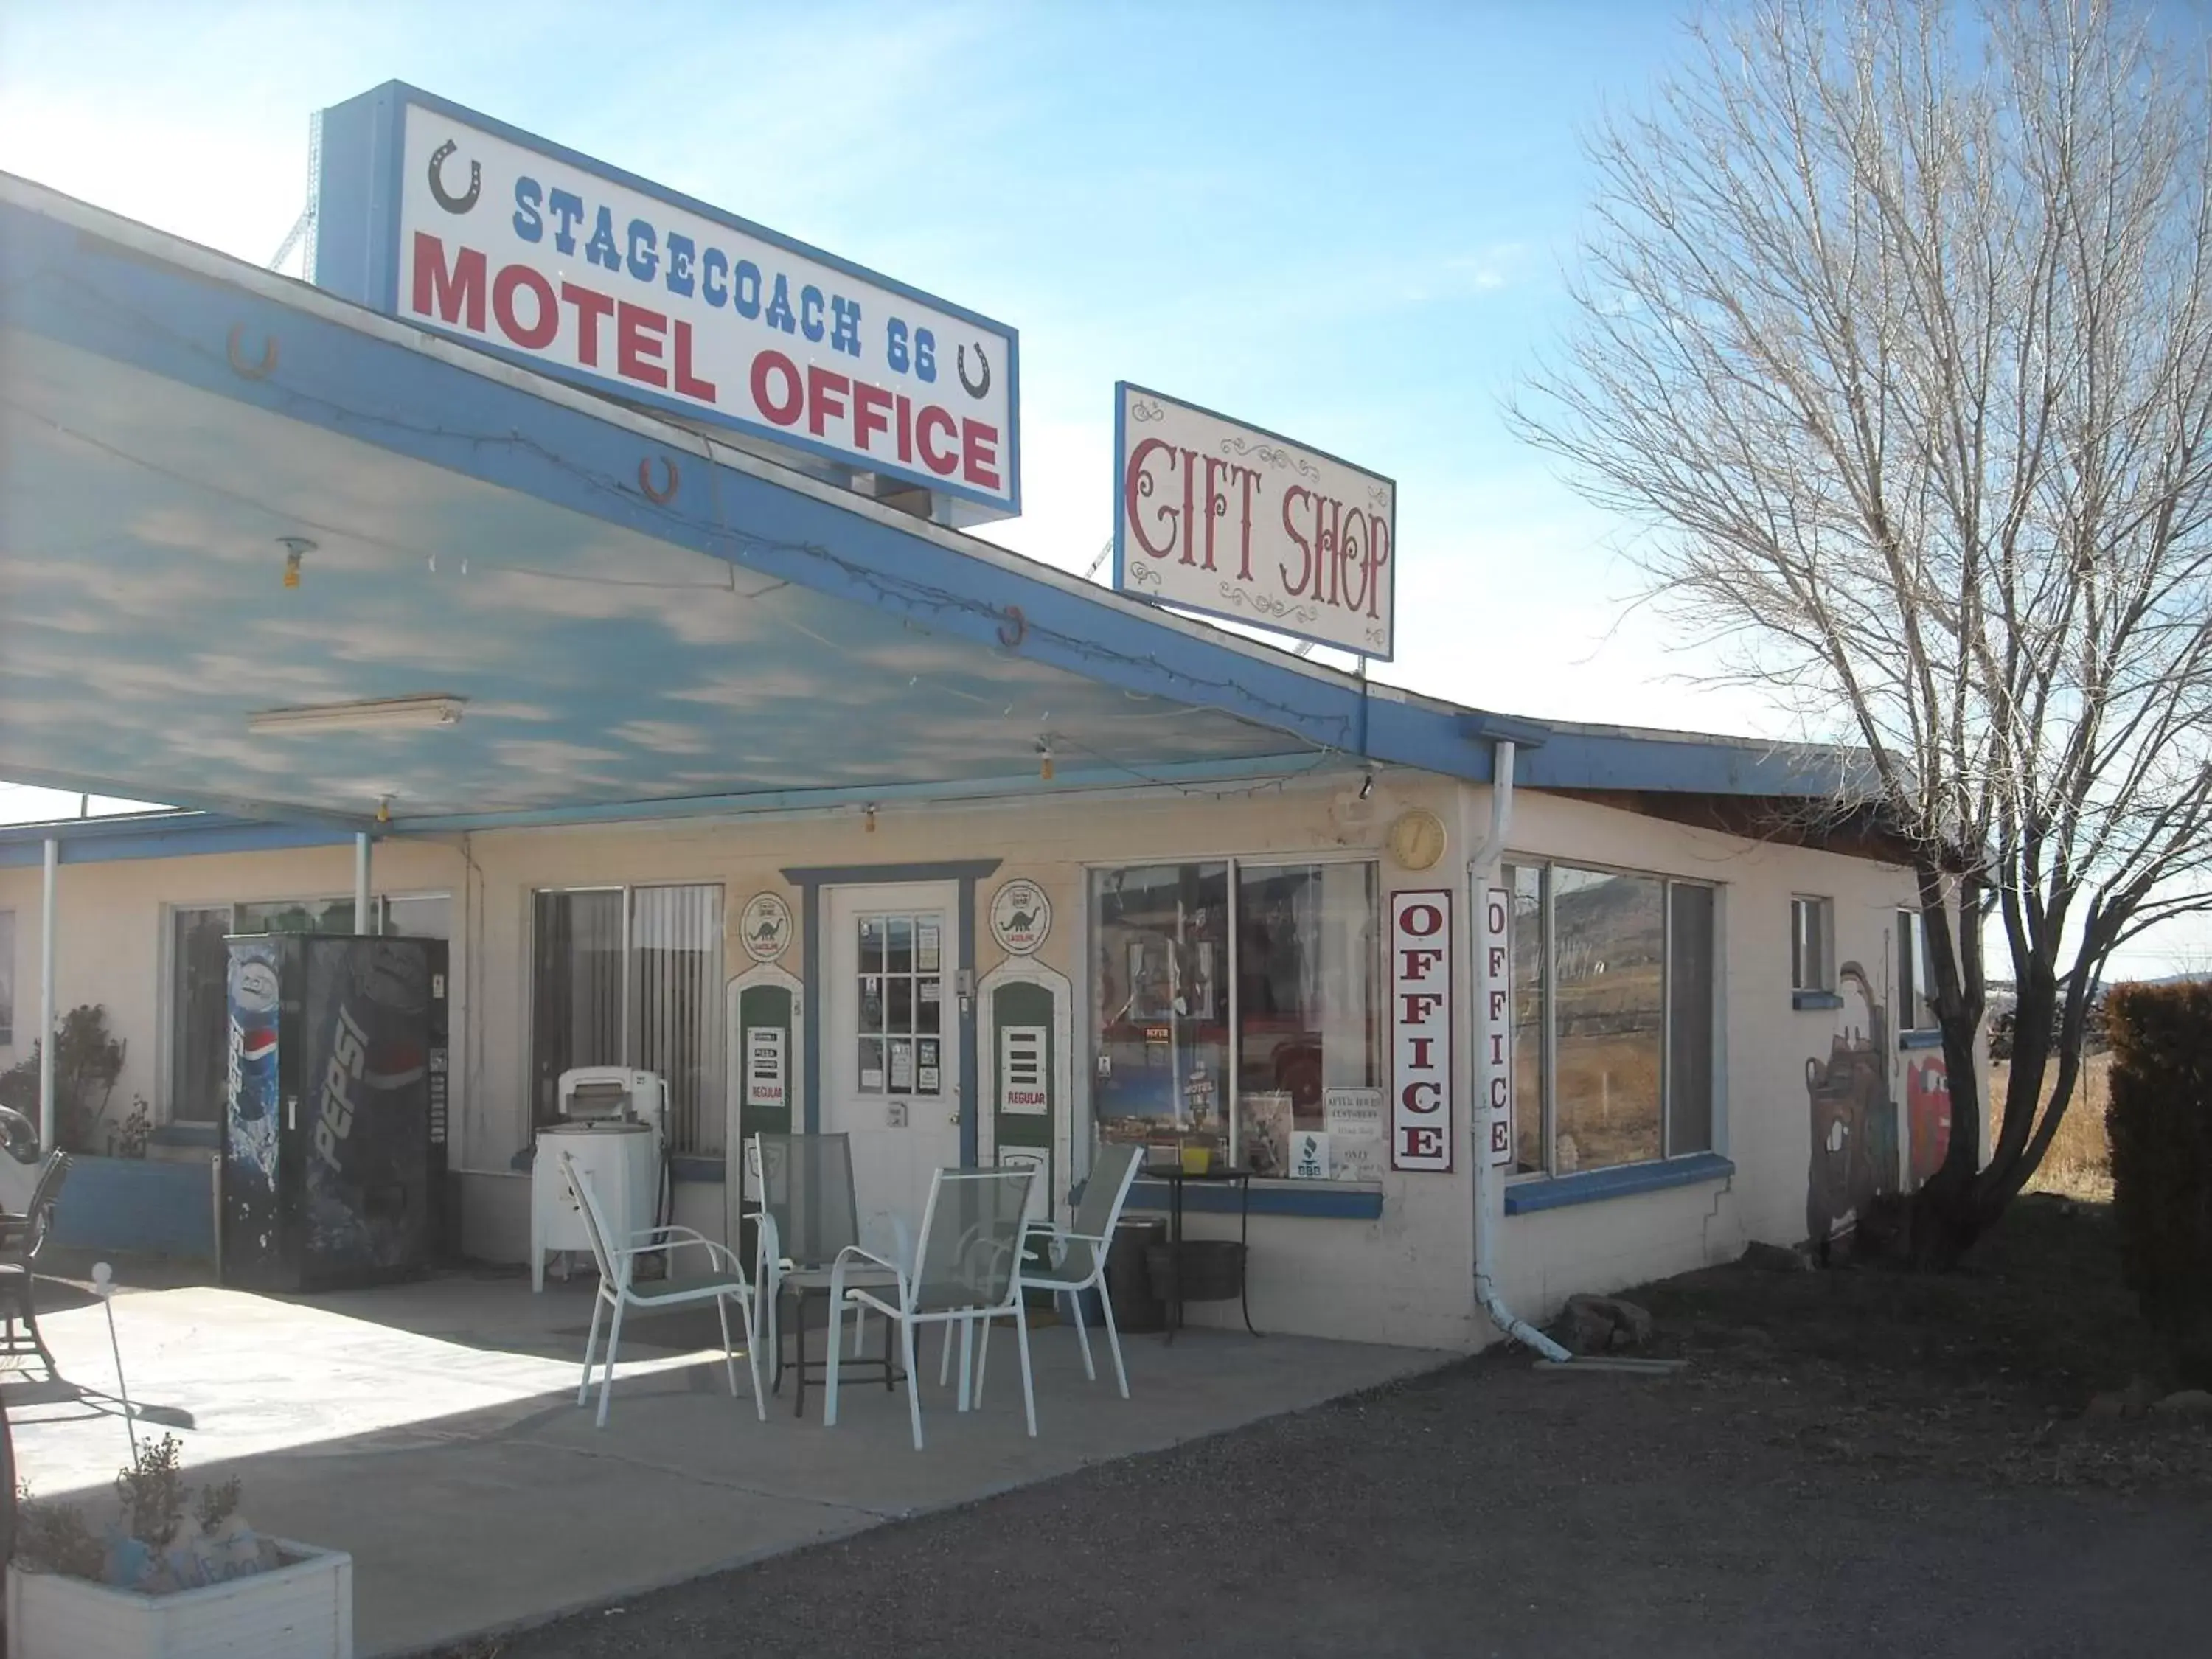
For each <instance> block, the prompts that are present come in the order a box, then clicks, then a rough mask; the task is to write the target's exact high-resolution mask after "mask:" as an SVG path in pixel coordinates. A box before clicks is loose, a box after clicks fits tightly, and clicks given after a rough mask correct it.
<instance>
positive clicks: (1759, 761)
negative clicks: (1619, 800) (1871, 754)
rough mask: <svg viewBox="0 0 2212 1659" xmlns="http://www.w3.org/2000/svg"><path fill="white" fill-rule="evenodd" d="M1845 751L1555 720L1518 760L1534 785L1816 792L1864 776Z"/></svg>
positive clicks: (1521, 775) (1525, 779) (1519, 773)
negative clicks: (1588, 727)
mask: <svg viewBox="0 0 2212 1659" xmlns="http://www.w3.org/2000/svg"><path fill="white" fill-rule="evenodd" d="M1464 727H1465V722H1464V721H1462V729H1464ZM1500 735H1510V733H1502V732H1501V733H1500ZM1846 758H1847V756H1846V752H1845V751H1844V750H1834V749H1818V748H1814V747H1811V746H1809V745H1794V744H1762V743H1754V742H1752V741H1750V740H1748V739H1743V738H1738V739H1730V738H1715V737H1703V736H1670V735H1662V734H1659V733H1647V732H1630V731H1619V730H1613V731H1601V732H1591V731H1580V732H1578V731H1576V730H1574V729H1573V728H1572V727H1568V726H1553V727H1552V728H1551V735H1550V736H1549V737H1548V738H1546V740H1545V742H1544V744H1543V746H1542V747H1541V748H1540V749H1536V750H1532V751H1530V752H1529V753H1528V756H1527V757H1526V759H1525V760H1524V761H1522V762H1520V763H1517V764H1516V774H1515V775H1516V779H1517V781H1519V782H1521V783H1522V784H1524V785H1526V786H1527V787H1529V788H1531V789H1621V790H1638V789H1650V790H1658V791H1664V792H1667V793H1683V794H1706V795H1772V796H1784V797H1789V798H1791V799H1805V798H1814V799H1818V798H1820V797H1824V796H1827V795H1832V794H1833V793H1835V792H1836V790H1837V788H1838V787H1839V786H1840V785H1844V784H1846V783H1850V784H1857V783H1861V782H1863V781H1865V779H1866V776H1867V773H1866V769H1865V768H1864V767H1863V765H1854V766H1852V767H1850V768H1849V769H1846V767H1845V765H1844V762H1845V760H1846Z"/></svg>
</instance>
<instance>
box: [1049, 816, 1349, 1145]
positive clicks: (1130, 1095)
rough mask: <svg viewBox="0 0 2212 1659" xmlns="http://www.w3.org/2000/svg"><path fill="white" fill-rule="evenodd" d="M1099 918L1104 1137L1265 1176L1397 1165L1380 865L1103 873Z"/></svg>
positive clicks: (1094, 893) (1096, 973)
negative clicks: (1388, 1159)
mask: <svg viewBox="0 0 2212 1659" xmlns="http://www.w3.org/2000/svg"><path fill="white" fill-rule="evenodd" d="M1091 918H1092V939H1093V945H1094V949H1095V950H1096V951H1097V956H1096V957H1095V959H1094V964H1093V973H1092V983H1093V987H1094V992H1095V995H1096V1000H1097V1003H1096V1008H1095V1010H1094V1013H1095V1018H1096V1026H1095V1032H1096V1049H1095V1053H1096V1056H1097V1079H1096V1082H1095V1085H1094V1091H1093V1098H1094V1100H1095V1102H1096V1103H1097V1122H1098V1128H1099V1133H1101V1134H1102V1135H1103V1136H1104V1137H1105V1138H1107V1139H1118V1140H1142V1141H1148V1142H1153V1143H1160V1144H1169V1143H1180V1144H1182V1145H1186V1146H1206V1147H1207V1148H1209V1149H1211V1150H1212V1151H1213V1152H1215V1153H1216V1154H1217V1155H1218V1156H1220V1157H1224V1158H1230V1159H1231V1160H1233V1161H1235V1162H1237V1163H1239V1164H1243V1166H1245V1167H1248V1168H1249V1169H1251V1170H1253V1171H1254V1172H1255V1173H1256V1174H1260V1175H1267V1176H1306V1177H1309V1178H1329V1177H1334V1178H1338V1179H1371V1178H1374V1177H1375V1176H1378V1175H1379V1174H1380V1173H1381V1170H1382V1165H1383V1153H1384V1150H1385V1148H1384V1143H1383V1096H1382V1088H1381V1066H1382V1050H1383V1039H1382V1010H1381V1007H1380V1004H1379V1001H1378V995H1379V986H1380V972H1379V964H1378V962H1377V951H1378V949H1379V945H1378V939H1379V932H1380V922H1379V918H1378V915H1377V901H1376V872H1375V866H1372V865H1371V864H1290V865H1284V864H1256V863H1255V864H1237V865H1231V863H1229V862H1227V861H1225V860H1224V861H1218V862H1208V863H1199V864H1174V865H1152V866H1140V867H1137V868H1132V869H1125V870H1104V871H1097V872H1093V874H1092V877H1091ZM1232 1076H1233V1078H1234V1080H1235V1086H1234V1088H1233V1089H1232V1088H1230V1087H1228V1086H1226V1083H1225V1080H1226V1079H1230V1078H1231V1077H1232Z"/></svg>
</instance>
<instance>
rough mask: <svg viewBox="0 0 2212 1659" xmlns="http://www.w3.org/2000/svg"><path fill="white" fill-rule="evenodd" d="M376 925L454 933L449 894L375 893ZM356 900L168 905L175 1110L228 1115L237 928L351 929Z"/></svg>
mask: <svg viewBox="0 0 2212 1659" xmlns="http://www.w3.org/2000/svg"><path fill="white" fill-rule="evenodd" d="M372 904H373V906H374V908H373V911H372V914H371V923H372V931H374V932H379V933H392V934H398V935H400V936H402V937H404V938H408V939H446V938H449V937H450V936H451V935H450V933H449V929H450V927H451V926H452V922H451V913H452V909H453V905H452V902H451V900H450V899H449V898H448V897H447V895H446V894H443V893H418V894H412V895H407V896H400V897H395V898H386V897H379V898H377V899H374V900H373V901H372ZM351 932H353V900H352V899H351V898H349V897H348V898H302V899H254V900H249V901H246V902H242V903H238V904H196V905H180V906H179V907H178V908H176V909H174V910H173V911H171V912H170V913H169V1115H170V1116H171V1117H172V1118H173V1119H177V1120H179V1121H183V1122H187V1123H212V1122H213V1121H215V1120H216V1118H217V1117H219V1116H221V1115H222V1093H223V1085H224V1081H225V1078H226V1075H227V1067H228V1061H229V1053H228V1050H229V1043H230V1012H229V1004H228V1000H226V993H225V989H224V985H225V979H226V976H227V975H228V973H229V971H230V952H229V951H228V949H227V948H226V947H225V946H224V945H223V940H224V939H226V938H227V937H228V936H229V935H230V934H232V933H351Z"/></svg>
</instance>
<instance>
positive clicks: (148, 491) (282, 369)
mask: <svg viewBox="0 0 2212 1659" xmlns="http://www.w3.org/2000/svg"><path fill="white" fill-rule="evenodd" d="M0 354H4V355H0V368H4V374H0V421H4V428H0V777H8V778H11V779H14V780H16V781H24V782H32V783H46V784H51V785H53V786H55V787H64V788H70V789H84V790H91V791H94V792H98V793H111V794H118V795H123V796H126V797H130V798H133V799H155V800H167V801H171V802H174V803H177V804H179V805H185V806H196V807H203V808H209V809H214V810H218V811H230V812H235V813H240V814H244V815H247V816H251V817H261V818H279V819H290V820H294V821H301V822H315V821H324V822H326V823H328V824H329V825H330V826H331V828H334V829H344V828H366V827H368V826H370V825H372V824H374V823H380V822H389V823H391V824H392V826H393V828H395V829H408V828H418V829H461V828H475V827H492V826H496V825H501V824H522V823H560V822H577V821H583V820H587V819H591V818H596V817H643V816H653V815H655V814H659V813H675V812H695V811H697V812H704V811H751V810H773V809H777V808H782V807H789V806H799V805H809V804H830V803H835V802H838V801H842V800H851V801H854V802H864V801H891V800H896V799H901V798H902V797H906V796H909V795H924V796H956V797H957V796H968V797H983V796H990V795H995V794H1001V793H1015V792H1018V791H1045V790H1054V789H1084V788H1097V787H1161V786H1172V787H1180V788H1188V789H1195V790H1205V791H1209V792H1213V791H1219V790H1225V789H1227V788H1230V787H1255V786H1256V787H1267V786H1269V785H1270V783H1271V782H1280V781H1285V780H1287V779H1290V778H1292V777H1295V776H1297V775H1299V774H1301V773H1304V772H1310V771H1314V770H1317V769H1327V768H1332V767H1345V766H1356V765H1359V764H1363V763H1395V764H1403V765H1410V766H1417V767H1421V768H1424V769H1429V770H1431V771H1435V772H1439V773H1443V774H1447V775H1458V776H1462V777H1466V778H1469V779H1475V780H1480V779H1482V778H1484V777H1486V775H1487V771H1488V767H1489V763H1490V753H1491V747H1490V744H1489V742H1488V741H1487V738H1489V737H1492V736H1495V735H1498V732H1499V731H1500V730H1502V729H1504V728H1501V727H1499V726H1498V723H1497V722H1496V721H1495V720H1493V719H1492V717H1489V716H1484V715H1480V714H1475V713H1474V712H1473V711H1469V710H1466V709H1463V708H1456V707H1454V706H1452V705H1449V704H1447V703H1443V702H1435V701H1432V700H1428V699H1423V698H1418V697H1414V696H1409V695H1407V694H1405V693H1402V692H1398V691H1395V690H1387V689H1383V688H1374V687H1370V686H1367V685H1364V684H1362V683H1361V682H1359V681H1358V680H1355V679H1354V678H1352V677H1350V676H1347V675H1344V674H1341V673H1338V672H1335V671H1332V670H1329V669H1328V668H1325V667H1321V666H1318V665H1313V664H1310V663H1307V662H1304V661H1300V660H1298V659H1294V658H1292V657H1291V656H1289V655H1288V654H1287V653H1283V652H1280V651H1277V650H1273V649H1272V648H1270V647H1266V646H1262V645H1258V644H1255V643H1251V642H1249V641H1243V640H1241V639H1238V638H1236V637H1233V636H1231V635H1227V634H1225V633H1223V632H1221V631H1219V630H1216V629H1209V628H1206V627H1205V626H1203V625H1201V624H1199V623H1191V622H1188V621H1186V620H1184V619H1182V618H1179V617H1172V616H1170V615H1168V614H1166V613H1164V612H1161V611H1156V610H1153V609H1152V608H1150V607H1148V606H1146V605H1141V604H1139V603H1137V602H1134V601H1132V600H1128V599H1123V598H1121V597H1120V596H1118V595H1115V594H1113V593H1110V592H1106V591H1104V590H1103V589H1100V588H1098V587H1096V586H1091V584H1089V583H1086V582H1084V581H1081V580H1078V579H1076V578H1074V577H1073V576H1071V575H1067V574H1062V573H1060V572H1058V571H1055V570H1053V569H1051V568H1048V567H1045V566H1042V565H1040V564H1037V563H1036V562H1032V561H1029V560H1026V559H1023V558H1020V557H1018V556H1015V555H1012V554H1009V553H1006V552H1004V551H1002V550H999V549H997V548H994V547H992V546H990V545H989V544H986V543H983V542H981V541H977V540H975V539H973V538H969V537H966V536H963V535H961V534H959V533H957V532H953V531H950V530H946V529H943V528H940V527H938V526H933V525H930V524H927V523H926V522H923V521H921V520H916V519H913V518H910V517H908V516H907V515H905V514H902V513H899V512H897V511H896V510H895V509H893V508H891V507H886V506H883V505H881V504H879V503H876V502H873V501H866V500H864V499H862V498H860V497H859V496H857V495H852V494H849V493H847V492H844V491H842V490H839V489H835V488H833V487H831V486H829V485H827V484H823V483H817V482H815V481H814V480H811V479H809V478H807V477H803V476H801V475H799V474H798V473H796V472H793V471H787V470H785V469H782V468H779V467H777V466H775V465H771V464H769V463H768V462H766V461H763V460H762V459H757V458H756V457H754V456H752V455H750V454H748V453H739V452H738V451H736V450H732V449H730V448H726V447H722V446H720V445H719V444H717V443H714V442H713V441H710V440H708V439H707V438H705V437H703V436H702V435H699V434H698V433H696V432H695V431H693V430H690V429H689V428H684V427H682V426H679V425H677V424H674V423H671V422H666V421H664V420H660V419H658V418H655V417H652V416H647V415H643V414H641V413H639V412H637V411H635V410H630V409H629V408H627V407H624V406H623V405H621V404H617V403H615V402H612V401H610V400H607V399H605V398H600V397H598V396H595V395H593V394H592V393H590V392H585V391H580V390H577V389H574V388H571V387H568V386H563V385H560V384H557V383H556V382H554V381H551V380H548V379H546V378H544V376H542V375H539V374H535V373H533V372H532V371H531V370H529V369H527V368H521V367H517V366H514V365H511V364H508V363H505V362H499V361H496V360H495V359H493V358H490V357H489V356H483V355H482V354H479V353H477V352H474V351H471V349H467V348H466V347H464V346H460V345H456V344H454V343H450V342H447V341H444V340H441V339H438V338H435V337H432V336H430V335H428V334H426V333H423V332H422V331H417V330H415V329H413V328H410V327H409V326H407V325H402V324H398V323H395V322H392V321H391V320H388V319H384V318H381V317H379V316H376V315H374V314H372V313H368V312H367V311H365V310H362V309H361V308H359V307H355V306H352V305H349V304H348V303H346V302H344V301H339V300H336V299H334V298H332V297H331V296H330V295H325V294H323V293H321V292H320V291H319V290H317V289H313V288H310V287H307V286H306V285H304V284H302V283H297V282H294V281H292V280H290V279H289V278H284V277H281V276H273V275H270V273H267V272H264V271H262V270H258V269H256V268H253V267H251V266H247V265H244V264H240V263H238V262H236V261H233V260H230V259H228V258H223V257H222V256H220V255H216V254H214V253H211V252H208V251H207V250H205V249H202V248H198V247H196V246H192V245H191V244H189V243H185V242H182V241H179V240H177V239H175V238H173V237H168V236H165V235H162V234H160V233H158V232H155V231H152V230H150V229H148V228H145V227H143V226H140V225H137V224H135V223H133V222H130V221H127V220H124V219H121V218H118V217H116V216H112V215H110V214H106V213H103V212H100V211H99V210H95V209H92V208H89V207H87V206H85V205H84V204H80V203H76V202H74V201H71V200H70V199H69V198H67V197H62V196H59V195H58V194H56V193H54V192H52V191H48V190H46V189H44V188H43V187H41V186H39V185H33V184H30V183H28V182H27V181H24V180H21V179H14V178H10V177H9V176H7V175H4V174H0ZM1525 735H1532V733H1528V732H1524V736H1525ZM1534 760H1535V762H1536V764H1535V766H1534V769H1528V768H1524V772H1523V776H1524V778H1525V779H1526V781H1529V782H1532V783H1539V782H1541V781H1544V779H1545V772H1544V770H1543V768H1544V767H1545V766H1549V767H1551V768H1552V769H1553V770H1554V772H1556V773H1557V775H1558V776H1559V781H1563V782H1581V783H1585V784H1588V785H1589V786H1590V787H1663V777H1670V776H1676V775H1681V774H1682V771H1683V768H1684V767H1685V766H1689V767H1691V768H1692V769H1693V770H1694V769H1697V768H1703V769H1705V771H1706V772H1711V773H1713V774H1714V775H1716V776H1721V775H1724V776H1725V778H1726V780H1727V786H1728V787H1731V788H1734V789H1736V790H1738V791H1746V792H1747V790H1748V788H1749V787H1752V786H1753V783H1754V781H1755V780H1754V775H1757V780H1758V781H1759V787H1766V786H1768V785H1771V783H1773V782H1774V781H1776V779H1777V778H1779V777H1780V776H1781V775H1782V773H1783V772H1788V773H1790V775H1791V776H1793V777H1797V776H1798V774H1799V773H1800V772H1803V774H1804V775H1803V776H1802V777H1798V781H1797V783H1796V786H1795V787H1792V788H1791V789H1790V790H1789V791H1787V793H1812V784H1813V783H1815V782H1817V781H1818V779H1817V776H1816V774H1817V772H1818V768H1817V767H1815V768H1814V769H1812V770H1810V771H1806V770H1805V769H1802V768H1797V767H1795V766H1794V765H1792V766H1785V767H1784V768H1783V769H1781V771H1780V772H1778V771H1777V769H1776V767H1775V764H1774V763H1773V762H1772V761H1771V757H1769V758H1759V757H1752V756H1750V755H1748V754H1747V752H1746V751H1744V750H1741V748H1729V749H1725V750H1714V749H1711V748H1710V747H1709V748H1707V749H1704V750H1695V751H1694V752H1693V751H1692V750H1691V749H1688V748H1681V749H1663V748H1653V747H1652V746H1651V745H1649V744H1643V743H1641V742H1640V741H1639V740H1638V739H1637V738H1634V737H1633V736H1632V735H1631V734H1626V733H1621V734H1613V735H1610V736H1609V735H1607V734H1602V733H1594V734H1591V735H1590V736H1589V738H1586V739H1583V738H1578V739H1577V740H1576V741H1574V742H1571V743H1567V744H1560V743H1559V742H1556V741H1555V742H1554V743H1553V744H1552V745H1551V746H1550V747H1548V748H1547V749H1546V750H1542V751H1541V753H1540V755H1539V756H1538V757H1534ZM1644 774H1650V776H1644ZM1808 780H1809V781H1808ZM1832 781H1833V779H1832V773H1831V774H1830V775H1828V778H1827V782H1828V783H1829V784H1832ZM1824 787H1825V786H1824Z"/></svg>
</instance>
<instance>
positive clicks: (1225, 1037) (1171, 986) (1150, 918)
mask: <svg viewBox="0 0 2212 1659" xmlns="http://www.w3.org/2000/svg"><path fill="white" fill-rule="evenodd" d="M1228 908H1229V866H1228V865H1227V864H1226V863H1225V862H1217V863H1207V864H1159V865H1148V866H1139V867H1137V868H1133V869H1127V870H1101V871H1095V872H1092V875H1091V921H1092V939H1093V947H1092V948H1093V949H1094V950H1095V951H1096V952H1097V956H1096V957H1095V958H1094V968H1093V972H1092V974H1091V983H1092V986H1093V987H1094V990H1095V994H1096V996H1097V1003H1096V1006H1095V1007H1094V1009H1093V1017H1094V1022H1095V1024H1094V1030H1095V1032H1096V1036H1097V1043H1096V1048H1095V1050H1094V1052H1095V1053H1096V1054H1097V1066H1098V1075H1097V1079H1096V1081H1095V1085H1094V1091H1093V1098H1094V1100H1095V1101H1096V1103H1097V1108H1096V1115H1097V1123H1098V1132H1099V1133H1100V1134H1101V1135H1102V1136H1103V1137H1104V1138H1105V1139H1109V1140H1145V1139H1153V1138H1156V1137H1158V1138H1169V1137H1172V1138H1176V1139H1187V1140H1189V1141H1191V1142H1192V1143H1194V1144H1199V1145H1206V1146H1212V1147H1214V1148H1215V1149H1216V1150H1217V1151H1218V1152H1223V1153H1225V1152H1226V1151H1227V1143H1228V1121H1227V1114H1226V1109H1225V1099H1224V1092H1223V1089H1222V1077H1223V1073H1224V1070H1225V1066H1226V1065H1227V1060H1228V1050H1229V1025H1228V1012H1229V1011H1228V1007H1227V1002H1228V995H1227V990H1226V987H1225V983H1224V981H1223V978H1222V975H1223V974H1224V972H1225V969H1226V967H1227V959H1228V944H1229V915H1228Z"/></svg>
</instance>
